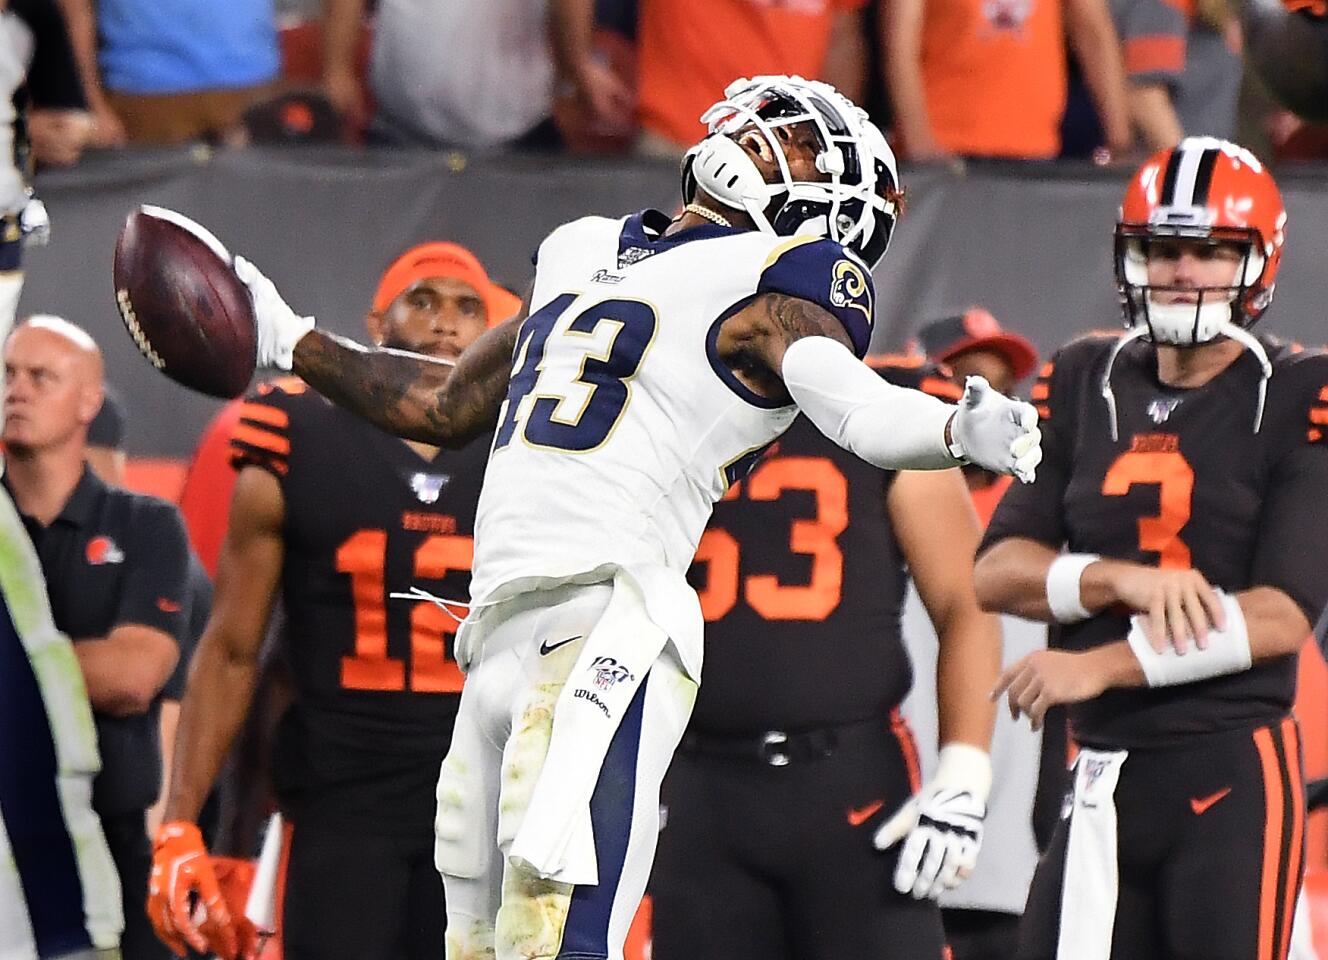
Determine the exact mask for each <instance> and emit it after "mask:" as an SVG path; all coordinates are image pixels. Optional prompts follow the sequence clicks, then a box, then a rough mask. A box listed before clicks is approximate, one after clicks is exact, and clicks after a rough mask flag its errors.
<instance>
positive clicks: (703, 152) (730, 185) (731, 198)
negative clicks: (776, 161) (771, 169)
mask: <svg viewBox="0 0 1328 960" xmlns="http://www.w3.org/2000/svg"><path fill="white" fill-rule="evenodd" d="M772 149H773V148H772ZM691 175H692V177H694V178H695V180H696V183H697V185H698V186H700V187H701V189H703V190H704V191H705V192H706V193H708V194H710V196H712V197H714V198H715V199H716V200H718V201H719V202H720V203H722V204H724V206H726V207H732V208H733V209H735V210H742V211H744V212H745V213H746V214H747V215H748V216H749V217H751V218H752V220H753V222H754V223H755V224H756V228H757V229H758V230H760V231H761V232H762V233H774V232H775V228H774V227H773V226H772V225H771V223H770V221H769V219H768V218H767V217H766V215H765V210H766V207H767V206H769V205H770V200H771V197H772V196H773V193H774V192H775V191H777V190H778V191H782V190H783V187H782V186H779V187H777V188H775V187H772V185H771V184H768V183H766V182H765V180H764V179H763V178H762V177H761V171H760V170H758V169H757V168H756V164H755V163H753V162H752V158H751V157H750V156H748V155H747V151H746V150H744V149H743V148H742V147H741V146H739V145H738V143H737V141H735V140H730V139H729V138H728V137H726V136H724V135H723V134H722V133H714V134H711V135H710V136H708V137H706V138H705V139H704V140H702V141H701V143H700V144H699V145H698V147H697V148H696V155H695V156H694V157H693V158H692V166H691Z"/></svg>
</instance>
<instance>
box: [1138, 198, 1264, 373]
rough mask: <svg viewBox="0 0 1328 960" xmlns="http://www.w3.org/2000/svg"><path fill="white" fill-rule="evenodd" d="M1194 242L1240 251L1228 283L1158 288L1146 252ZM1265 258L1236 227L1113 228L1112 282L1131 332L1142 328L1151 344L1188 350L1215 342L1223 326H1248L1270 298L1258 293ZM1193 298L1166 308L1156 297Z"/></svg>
mask: <svg viewBox="0 0 1328 960" xmlns="http://www.w3.org/2000/svg"><path fill="white" fill-rule="evenodd" d="M1170 239H1178V240H1193V241H1199V242H1207V243H1211V244H1215V245H1216V244H1219V243H1231V244H1235V245H1237V246H1238V247H1240V248H1241V249H1242V250H1243V251H1244V252H1243V253H1242V255H1241V258H1240V260H1239V262H1238V263H1237V265H1236V272H1235V276H1234V277H1233V278H1232V282H1231V283H1230V284H1228V285H1225V286H1209V287H1199V288H1195V287H1191V286H1179V285H1160V284H1154V283H1151V282H1150V281H1149V279H1148V252H1149V248H1150V246H1151V245H1152V244H1153V243H1154V242H1155V241H1158V240H1170ZM1264 263H1265V260H1264V256H1263V254H1262V253H1260V252H1259V238H1258V234H1257V233H1256V232H1255V231H1253V230H1249V229H1244V228H1238V227H1226V228H1221V227H1219V228H1212V229H1203V230H1196V229H1184V228H1168V227H1156V226H1141V225H1137V224H1120V225H1119V226H1117V228H1116V282H1117V284H1118V286H1119V288H1120V291H1121V298H1122V300H1123V301H1124V306H1125V312H1126V318H1127V323H1128V325H1129V326H1130V327H1136V326H1139V325H1140V324H1143V325H1146V326H1147V334H1146V335H1147V337H1148V339H1149V340H1151V341H1152V342H1154V343H1165V344H1171V345H1173V346H1178V347H1192V346H1197V345H1199V344H1202V343H1207V342H1209V341H1211V340H1215V339H1216V338H1217V337H1219V336H1221V335H1223V334H1224V333H1225V332H1226V331H1225V329H1224V328H1225V327H1227V326H1228V325H1235V326H1237V327H1240V328H1246V327H1250V326H1252V325H1253V324H1254V323H1255V321H1256V320H1257V319H1258V316H1259V314H1260V313H1262V312H1263V308H1264V307H1265V306H1267V303H1268V301H1269V300H1271V299H1272V291H1271V290H1264V289H1261V288H1260V286H1259V281H1260V278H1261V277H1262V275H1263V269H1264ZM1172 292H1175V293H1192V294H1196V295H1197V297H1198V299H1197V300H1196V302H1194V303H1184V302H1181V303H1165V302H1161V301H1160V300H1159V298H1158V297H1157V296H1156V295H1157V294H1159V293H1172Z"/></svg>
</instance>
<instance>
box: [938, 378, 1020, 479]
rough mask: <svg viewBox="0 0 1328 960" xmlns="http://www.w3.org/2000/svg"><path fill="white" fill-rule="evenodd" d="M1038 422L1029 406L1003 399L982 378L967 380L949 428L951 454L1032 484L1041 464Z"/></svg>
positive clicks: (1018, 401)
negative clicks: (1010, 474) (1011, 474)
mask: <svg viewBox="0 0 1328 960" xmlns="http://www.w3.org/2000/svg"><path fill="white" fill-rule="evenodd" d="M1037 423H1038V416H1037V410H1036V409H1034V407H1033V405H1032V404H1031V403H1024V402H1023V401H1022V400H1011V399H1010V398H1009V397H1006V396H1002V395H1001V394H999V393H997V392H996V391H995V390H993V389H992V388H991V384H989V383H987V381H986V379H985V378H983V377H969V378H968V379H967V380H966V381H965V382H964V396H963V397H962V398H961V399H960V401H959V409H958V410H957V411H956V412H955V415H954V420H953V421H952V423H951V426H950V437H951V439H952V440H953V441H954V443H953V444H952V445H951V447H950V452H951V453H952V454H954V456H956V457H957V458H959V459H960V460H966V461H968V462H969V463H975V464H977V465H978V466H979V467H982V468H983V469H984V470H990V471H992V472H993V473H1013V474H1014V475H1015V476H1016V477H1018V478H1019V479H1020V480H1022V481H1023V482H1024V483H1032V482H1033V477H1034V476H1035V475H1036V473H1037V465H1038V464H1039V463H1041V462H1042V431H1040V430H1039V429H1038V425H1037Z"/></svg>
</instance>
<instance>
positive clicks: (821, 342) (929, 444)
mask: <svg viewBox="0 0 1328 960" xmlns="http://www.w3.org/2000/svg"><path fill="white" fill-rule="evenodd" d="M717 347H718V350H719V354H720V356H721V357H722V358H723V359H724V360H725V362H726V363H728V365H729V366H730V367H731V368H732V369H733V371H734V372H735V373H736V374H737V375H738V376H739V377H740V378H742V379H743V380H744V382H746V383H747V384H748V385H749V386H751V387H752V389H754V390H756V391H757V392H758V393H761V394H762V395H764V396H767V397H770V398H772V399H790V398H791V399H792V400H793V402H795V403H797V405H798V407H799V408H800V409H801V410H802V412H803V413H805V414H807V417H808V419H810V420H811V421H812V423H814V424H815V425H816V427H817V429H819V430H820V431H821V432H822V433H824V434H825V435H826V436H827V437H829V438H830V439H831V440H833V441H835V443H837V444H839V445H840V446H841V447H843V448H844V449H846V450H849V451H851V452H853V453H855V454H857V455H858V456H860V457H862V459H864V460H866V461H867V462H868V463H872V464H874V465H876V466H878V467H881V468H882V469H886V470H937V469H943V468H945V467H952V466H954V465H955V464H956V463H960V462H965V461H969V462H973V463H976V464H978V465H979V466H982V467H984V468H986V469H988V470H992V471H994V472H998V473H1014V474H1015V475H1017V476H1019V477H1020V479H1022V480H1024V481H1025V482H1029V481H1031V480H1032V479H1033V472H1034V470H1035V468H1036V467H1037V463H1038V461H1039V460H1040V459H1041V449H1040V447H1039V446H1038V443H1039V440H1040V434H1039V433H1038V429H1037V412H1036V411H1035V410H1034V409H1033V407H1032V406H1030V405H1029V404H1026V403H1020V402H1018V401H1014V400H1009V399H1007V398H1005V397H1003V396H1001V395H1000V394H998V393H996V392H995V391H993V390H992V389H991V388H990V386H988V384H987V382H986V381H985V380H983V379H982V378H981V377H970V378H969V381H968V383H967V384H966V386H965V390H964V397H963V399H962V400H961V401H960V404H959V406H958V407H955V406H952V405H950V404H947V403H944V402H942V401H940V400H937V399H936V398H934V397H929V396H927V395H926V394H924V393H921V392H920V391H917V390H908V389H905V388H902V387H896V386H894V385H892V384H889V383H886V382H885V381H884V380H882V379H881V378H880V377H879V376H877V375H876V374H875V373H874V372H873V371H872V370H871V369H870V368H868V367H867V366H866V365H865V364H863V363H861V362H860V361H859V360H858V359H857V358H856V357H855V356H854V355H853V352H852V350H851V348H850V341H849V338H848V333H847V331H846V330H845V329H844V326H843V323H842V322H841V321H840V320H839V319H838V318H837V317H835V316H834V315H833V314H832V313H830V311H828V310H826V309H825V308H824V307H821V306H819V305H817V304H815V303H812V302H811V301H809V300H804V299H801V298H799V297H792V296H788V295H786V294H781V293H765V294H762V295H761V296H758V297H757V298H755V299H754V300H753V301H752V302H751V303H750V304H748V305H747V306H746V307H745V308H743V309H742V310H740V311H738V312H737V313H736V314H734V315H733V316H732V317H729V318H728V319H727V320H726V321H725V322H724V326H723V328H722V329H721V330H720V336H719V340H718V343H717Z"/></svg>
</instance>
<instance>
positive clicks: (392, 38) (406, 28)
mask: <svg viewBox="0 0 1328 960" xmlns="http://www.w3.org/2000/svg"><path fill="white" fill-rule="evenodd" d="M364 6H365V0H332V7H331V9H330V10H329V16H328V30H329V35H330V36H329V41H328V43H327V47H326V55H327V62H326V64H325V65H324V72H325V74H326V75H329V76H345V75H347V74H350V73H353V63H354V58H355V43H354V38H355V35H356V33H355V31H356V26H357V24H358V23H359V19H360V17H361V16H362V15H363V12H364ZM338 38H339V39H338ZM440 41H445V43H444V48H440ZM553 76H554V70H553V56H552V53H551V51H550V47H549V42H548V27H547V2H546V0H535V2H532V0H395V2H393V3H386V4H381V5H380V6H379V8H378V11H377V15H376V18H375V23H374V37H373V49H372V52H371V54H370V57H369V79H370V89H371V90H372V92H373V97H374V100H375V101H376V112H375V114H374V116H373V118H372V120H371V121H370V125H369V139H370V140H371V141H372V142H378V143H384V144H402V145H410V144H417V145H427V146H439V147H444V146H446V147H461V148H466V149H479V150H483V149H492V148H499V147H518V148H529V149H554V148H557V147H559V146H561V138H560V137H559V135H558V132H557V129H556V127H555V125H554V122H553V118H552V112H553ZM333 100H334V102H336V97H333Z"/></svg>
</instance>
